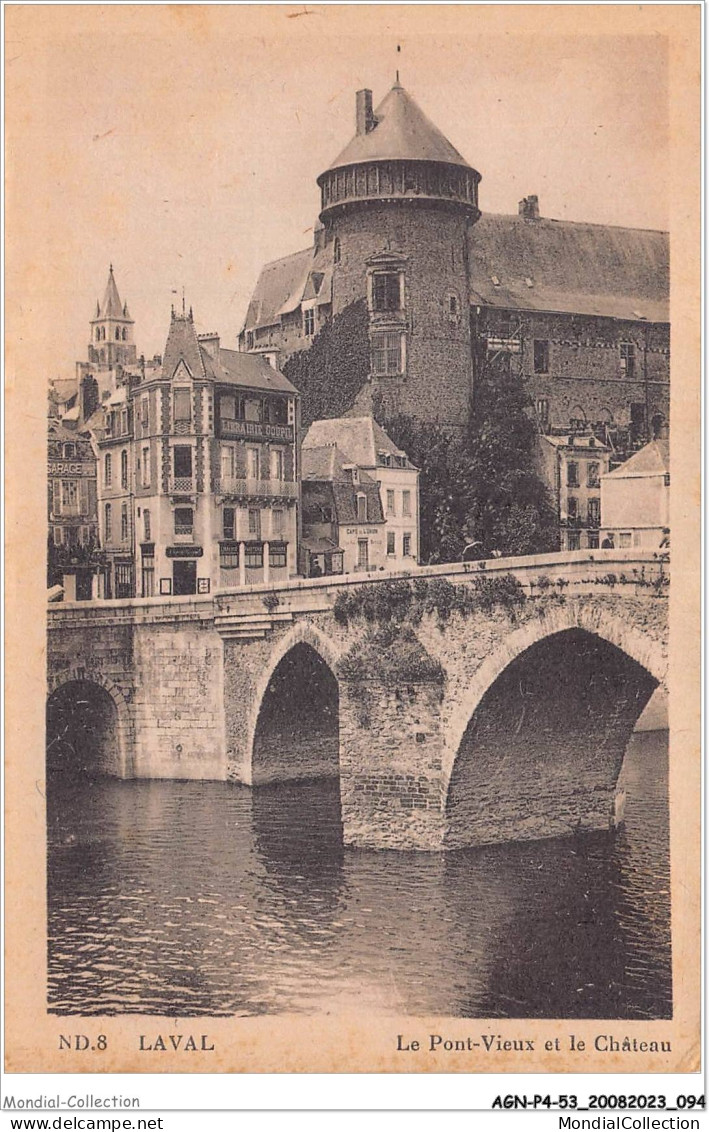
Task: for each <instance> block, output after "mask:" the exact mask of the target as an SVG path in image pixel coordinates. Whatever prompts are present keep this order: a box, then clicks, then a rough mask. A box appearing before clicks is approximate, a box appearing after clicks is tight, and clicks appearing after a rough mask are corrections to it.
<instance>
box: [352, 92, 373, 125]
mask: <svg viewBox="0 0 709 1132" xmlns="http://www.w3.org/2000/svg"><path fill="white" fill-rule="evenodd" d="M356 111H357V114H356V117H357V134H358V135H359V134H368V133H369V131H370V130H371V129H373V127H374V111H373V109H372V92H371V90H358V91H357V95H356Z"/></svg>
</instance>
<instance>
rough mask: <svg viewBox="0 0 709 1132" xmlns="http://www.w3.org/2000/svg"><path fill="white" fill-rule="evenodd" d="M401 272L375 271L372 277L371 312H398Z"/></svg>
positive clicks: (400, 304) (400, 305)
mask: <svg viewBox="0 0 709 1132" xmlns="http://www.w3.org/2000/svg"><path fill="white" fill-rule="evenodd" d="M401 280H402V276H401V272H399V271H377V272H376V273H375V274H374V275H373V276H372V310H373V311H398V310H401V309H402V302H401Z"/></svg>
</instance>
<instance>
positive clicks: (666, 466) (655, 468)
mask: <svg viewBox="0 0 709 1132" xmlns="http://www.w3.org/2000/svg"><path fill="white" fill-rule="evenodd" d="M669 470H670V442H669V440H651V441H650V443H649V444H646V445H645V447H644V448H641V449H640V451H639V452H636V453H635V455H634V456H631V457H630V459H629V460H626V461H625V463H624V464H621V465H620V467H618V468H615V469H614V471H612V472H608V473H607V474H606V475H605V476H603V479H615V480H621V479H631V478H634V477H635V476H661V475H666V473H667V472H669Z"/></svg>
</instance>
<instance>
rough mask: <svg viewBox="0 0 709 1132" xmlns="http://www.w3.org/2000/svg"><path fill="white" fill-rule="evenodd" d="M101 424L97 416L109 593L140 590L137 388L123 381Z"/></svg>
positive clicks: (101, 519)
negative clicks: (136, 507) (134, 399)
mask: <svg viewBox="0 0 709 1132" xmlns="http://www.w3.org/2000/svg"><path fill="white" fill-rule="evenodd" d="M102 414H103V415H102V417H100V418H99V419H100V421H101V423H100V424H99V420H97V419H96V415H94V417H93V418H92V422H91V424H92V425H93V427H92V430H91V431H92V435H93V436H94V437H95V438H96V440H95V443H96V449H97V463H98V485H99V488H98V490H99V507H98V512H99V529H100V537H101V547H102V549H103V552H104V558H105V563H106V572H105V578H104V596H105V597H107V598H111V597H113V598H125V597H133V596H134V594H135V585H136V572H135V522H134V509H133V500H134V497H135V482H134V458H133V451H134V444H133V438H134V427H133V426H134V420H133V404H132V400H131V390H130V386H129V385H127V384H126V385H121V386H120V387H119V388H118V389H116V390H115V392H114V393H111V394H110V395H109V396H108V397H107V398H106V400H105V401H104V402H103V405H102Z"/></svg>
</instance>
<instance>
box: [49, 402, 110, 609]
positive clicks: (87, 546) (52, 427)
mask: <svg viewBox="0 0 709 1132" xmlns="http://www.w3.org/2000/svg"><path fill="white" fill-rule="evenodd" d="M47 456H48V464H47V481H48V488H49V491H48V500H47V516H48V523H49V548H48V554H49V563H48V566H49V578H48V581H49V583H50V585H55V584H61V585H63V587H64V594H65V597H66V599H67V600H68V601H69V600H78V601H81V600H86V599H88V598H91V597H98V596H99V592H100V580H99V576H98V559H97V555H96V551H97V548H98V525H97V512H96V499H97V493H96V457H95V455H94V451H93V447H92V445H91V441H90V439H89V437H88V436H87V435H82V434H80V433H77V432H76V431H74V430H71V429H68V428H66V427H65V426H64V425H62V424H61V422H60V421H58V420H55V419H50V421H49V425H48V450H47Z"/></svg>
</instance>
